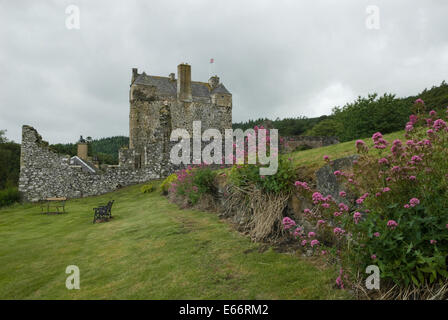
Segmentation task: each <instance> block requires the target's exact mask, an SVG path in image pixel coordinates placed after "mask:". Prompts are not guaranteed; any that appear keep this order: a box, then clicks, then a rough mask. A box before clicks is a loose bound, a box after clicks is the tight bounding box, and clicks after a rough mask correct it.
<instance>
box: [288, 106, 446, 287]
mask: <svg viewBox="0 0 448 320" xmlns="http://www.w3.org/2000/svg"><path fill="white" fill-rule="evenodd" d="M416 104H423V101H421V100H417V101H416ZM417 107H418V106H417ZM420 109H421V110H424V108H420ZM405 137H406V138H407V139H408V140H407V141H406V142H402V141H401V140H398V139H397V140H395V141H393V142H392V143H389V142H387V141H385V140H384V139H383V137H382V135H381V133H379V132H377V133H375V134H374V135H373V136H372V139H373V142H374V146H373V149H376V150H375V151H376V152H370V151H372V150H369V148H368V147H367V146H366V144H365V143H364V142H363V141H362V140H358V141H356V147H357V149H358V152H359V153H360V158H359V160H357V161H355V162H354V167H353V172H351V173H349V172H341V171H335V172H334V174H335V175H336V176H337V177H338V178H340V179H341V180H342V182H344V183H345V186H346V187H347V189H346V191H347V193H346V192H344V191H341V193H340V196H341V197H344V196H346V194H350V193H351V194H353V195H355V196H356V198H357V200H356V201H355V203H353V204H351V203H350V202H349V201H347V204H349V205H347V204H346V203H338V202H336V201H335V200H334V199H333V198H332V197H331V196H323V195H321V194H320V193H318V192H312V191H311V189H310V188H309V187H308V185H307V184H306V183H304V182H300V181H297V182H296V186H297V187H298V189H299V191H300V192H301V193H302V194H303V195H305V196H309V197H311V199H312V201H313V203H314V204H315V208H313V209H307V210H305V215H306V216H307V218H308V219H309V220H310V221H313V222H315V223H316V227H317V230H318V231H317V232H316V233H315V234H311V235H305V233H304V230H303V228H302V227H300V226H296V225H295V222H294V221H292V220H291V219H289V218H285V220H284V225H285V226H286V228H287V229H289V230H291V231H292V230H293V232H294V234H295V236H297V237H298V238H300V239H301V241H302V245H303V246H305V247H307V246H310V247H311V248H312V249H314V251H315V252H316V253H318V252H319V253H321V252H322V251H319V250H316V248H319V247H321V246H327V247H328V246H329V245H332V244H334V245H333V246H332V247H330V248H328V251H329V252H331V253H333V254H334V255H336V256H337V257H338V258H339V259H341V261H342V262H346V263H347V266H348V270H350V271H352V272H353V274H356V273H357V272H361V273H364V270H365V268H366V266H368V265H371V264H376V265H377V266H378V267H379V269H380V276H381V278H383V279H386V280H389V281H392V282H394V283H396V284H400V285H403V284H404V285H409V284H411V283H413V284H414V285H416V286H420V285H422V284H424V283H428V282H429V283H434V282H435V281H438V282H441V283H443V282H446V281H447V280H448V272H447V258H448V257H447V253H448V215H447V211H446V208H447V207H448V161H446V150H448V126H447V123H446V122H445V121H444V120H442V119H440V118H438V117H437V115H436V112H435V111H431V112H430V114H429V116H424V115H422V114H420V115H411V116H410V121H409V122H408V123H407V125H406V136H405ZM378 151H379V153H380V155H379V157H378ZM327 161H329V159H327ZM350 206H351V208H350ZM324 252H327V250H324ZM344 269H346V268H345V267H344ZM337 282H338V285H339V286H343V278H342V277H341V276H340V277H338V279H337Z"/></svg>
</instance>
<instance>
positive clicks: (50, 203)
mask: <svg viewBox="0 0 448 320" xmlns="http://www.w3.org/2000/svg"><path fill="white" fill-rule="evenodd" d="M65 201H67V198H65V197H63V198H55V197H53V198H46V199H44V200H42V201H41V202H40V211H41V212H42V213H46V214H50V213H56V214H59V213H65ZM50 208H54V209H56V211H50ZM59 209H61V211H59Z"/></svg>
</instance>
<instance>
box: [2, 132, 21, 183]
mask: <svg viewBox="0 0 448 320" xmlns="http://www.w3.org/2000/svg"><path fill="white" fill-rule="evenodd" d="M3 141H5V140H3ZM19 172H20V145H19V144H17V143H14V142H3V143H0V190H1V189H3V188H6V187H12V186H17V184H18V180H19Z"/></svg>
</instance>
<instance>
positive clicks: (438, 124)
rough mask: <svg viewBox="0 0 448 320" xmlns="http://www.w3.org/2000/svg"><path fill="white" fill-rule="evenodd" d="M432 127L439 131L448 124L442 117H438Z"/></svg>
mask: <svg viewBox="0 0 448 320" xmlns="http://www.w3.org/2000/svg"><path fill="white" fill-rule="evenodd" d="M432 127H433V128H434V130H436V131H439V130H440V129H444V128H446V127H447V124H446V122H445V121H443V120H442V119H437V120H436V121H434V124H433V126H432Z"/></svg>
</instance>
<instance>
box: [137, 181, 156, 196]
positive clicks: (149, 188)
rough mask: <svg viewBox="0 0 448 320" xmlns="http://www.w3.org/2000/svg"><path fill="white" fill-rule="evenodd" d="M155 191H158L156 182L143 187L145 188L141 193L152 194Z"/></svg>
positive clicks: (142, 188) (141, 189)
mask: <svg viewBox="0 0 448 320" xmlns="http://www.w3.org/2000/svg"><path fill="white" fill-rule="evenodd" d="M154 190H156V187H155V185H154V182H151V183H148V184H145V185H143V186H142V187H141V188H140V191H141V192H142V193H151V192H153V191H154Z"/></svg>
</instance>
